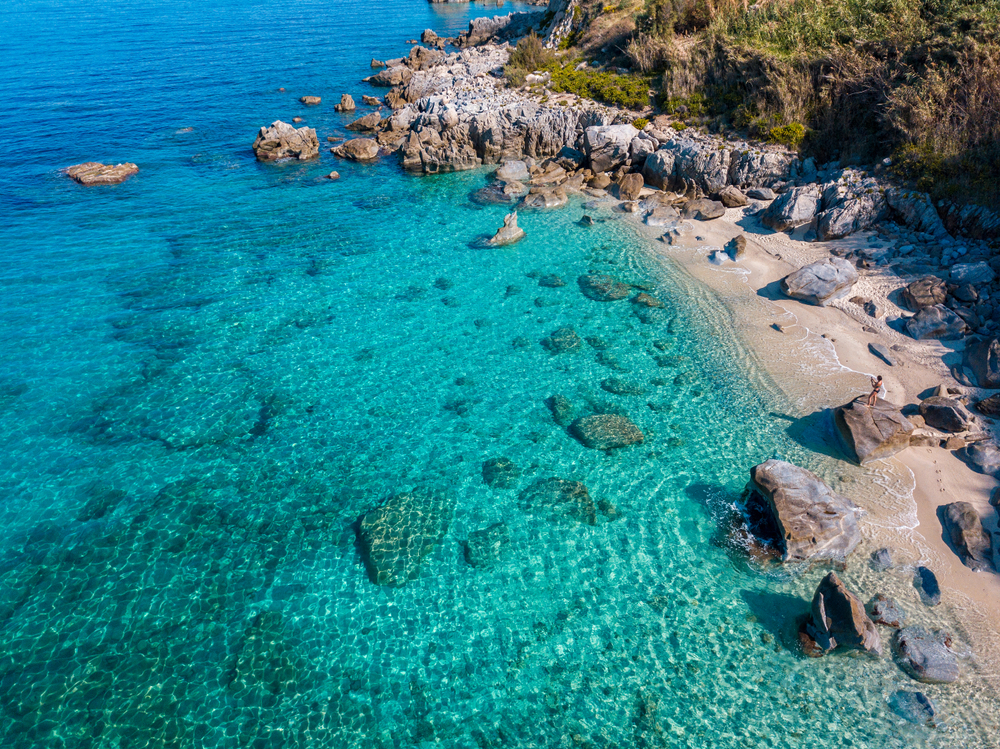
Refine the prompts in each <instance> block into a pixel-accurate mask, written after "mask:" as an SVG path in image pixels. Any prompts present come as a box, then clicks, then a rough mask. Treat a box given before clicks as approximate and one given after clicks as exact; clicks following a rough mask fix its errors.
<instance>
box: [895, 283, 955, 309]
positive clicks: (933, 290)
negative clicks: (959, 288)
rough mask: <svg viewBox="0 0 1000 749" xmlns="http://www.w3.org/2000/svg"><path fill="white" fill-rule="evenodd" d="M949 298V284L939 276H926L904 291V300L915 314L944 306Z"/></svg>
mask: <svg viewBox="0 0 1000 749" xmlns="http://www.w3.org/2000/svg"><path fill="white" fill-rule="evenodd" d="M947 298H948V284H946V283H945V282H944V281H942V280H941V279H940V278H938V277H937V276H924V277H923V278H920V279H918V280H916V281H913V282H912V283H910V284H909V285H907V287H906V288H905V289H903V300H904V301H905V302H906V306H907V307H909V308H910V309H911V310H912V311H913V312H919V311H920V310H922V309H923V308H924V307H933V306H935V305H938V304H944V302H945V300H946V299H947Z"/></svg>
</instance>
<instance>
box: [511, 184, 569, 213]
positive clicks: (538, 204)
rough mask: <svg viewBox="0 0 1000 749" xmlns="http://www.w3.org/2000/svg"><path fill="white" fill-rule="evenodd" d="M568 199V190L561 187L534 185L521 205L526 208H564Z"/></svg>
mask: <svg viewBox="0 0 1000 749" xmlns="http://www.w3.org/2000/svg"><path fill="white" fill-rule="evenodd" d="M568 200H569V198H568V196H567V195H566V191H565V190H564V189H563V188H561V187H549V188H539V187H533V188H531V193H530V194H528V195H527V196H525V198H524V199H523V200H522V201H521V205H522V206H523V207H525V208H562V207H563V206H564V205H566V203H567V202H568Z"/></svg>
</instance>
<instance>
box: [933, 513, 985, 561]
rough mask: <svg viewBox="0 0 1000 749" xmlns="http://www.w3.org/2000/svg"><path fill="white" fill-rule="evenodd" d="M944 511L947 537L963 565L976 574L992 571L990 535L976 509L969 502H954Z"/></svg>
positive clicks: (943, 519)
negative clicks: (981, 571) (982, 571)
mask: <svg viewBox="0 0 1000 749" xmlns="http://www.w3.org/2000/svg"><path fill="white" fill-rule="evenodd" d="M942 510H943V515H942V524H943V525H944V532H945V535H946V536H947V537H948V538H949V539H950V540H951V543H952V545H953V546H954V547H955V548H956V549H957V550H958V555H959V557H960V558H961V560H962V564H964V565H965V566H966V567H968V568H969V569H971V570H975V571H976V572H978V571H980V570H988V569H992V567H993V549H992V546H991V544H990V534H989V533H987V532H986V530H985V529H984V528H983V522H982V520H980V519H979V513H978V512H976V508H975V507H973V506H972V505H971V504H970V503H969V502H952V503H951V504H947V505H945V506H944V507H943V508H942Z"/></svg>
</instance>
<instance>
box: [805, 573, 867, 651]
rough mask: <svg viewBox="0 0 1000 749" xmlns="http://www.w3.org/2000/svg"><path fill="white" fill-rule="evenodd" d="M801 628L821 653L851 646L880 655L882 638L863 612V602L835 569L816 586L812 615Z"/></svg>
mask: <svg viewBox="0 0 1000 749" xmlns="http://www.w3.org/2000/svg"><path fill="white" fill-rule="evenodd" d="M804 631H805V634H807V635H808V636H809V637H810V638H811V639H812V640H813V641H814V642H815V643H816V645H817V646H818V647H819V648H820V649H822V650H823V651H824V652H830V651H831V650H836V649H837V648H852V649H858V650H863V651H865V652H866V653H871V654H872V655H882V637H881V636H880V635H879V633H878V630H877V629H875V624H874V623H873V622H872V620H871V619H869V618H868V615H867V614H866V613H865V607H864V604H863V603H861V599H860V598H858V597H857V596H856V595H855V594H854V593H852V592H851V591H850V590H848V589H847V586H846V585H844V583H843V582H842V581H841V580H840V578H839V577H837V573H836V572H831V573H829V574H828V575H827V576H826V577H824V578H823V580H822V581H821V582H820V584H819V587H817V588H816V594H815V595H814V596H813V600H812V616H811V617H810V618H809V619H808V620H807V621H806V623H805V627H804Z"/></svg>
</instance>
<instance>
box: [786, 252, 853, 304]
mask: <svg viewBox="0 0 1000 749" xmlns="http://www.w3.org/2000/svg"><path fill="white" fill-rule="evenodd" d="M857 280H858V272H857V271H856V270H855V269H854V266H853V265H851V264H850V263H849V262H848V261H847V260H844V258H842V257H829V258H824V259H823V260H818V261H817V262H815V263H810V264H809V265H807V266H805V267H803V268H799V269H798V270H797V271H795V272H793V273H789V274H788V275H787V276H785V277H784V278H783V279H781V290H782V291H783V292H785V294H787V295H788V296H790V297H792V298H793V299H799V300H801V301H803V302H807V303H809V304H816V305H819V306H821V307H825V306H826V305H827V304H829V303H830V302H831V301H833V300H834V299H840V298H841V297H843V296H846V295H847V294H848V293H850V291H851V289H852V288H853V286H854V284H855V283H856V282H857Z"/></svg>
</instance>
